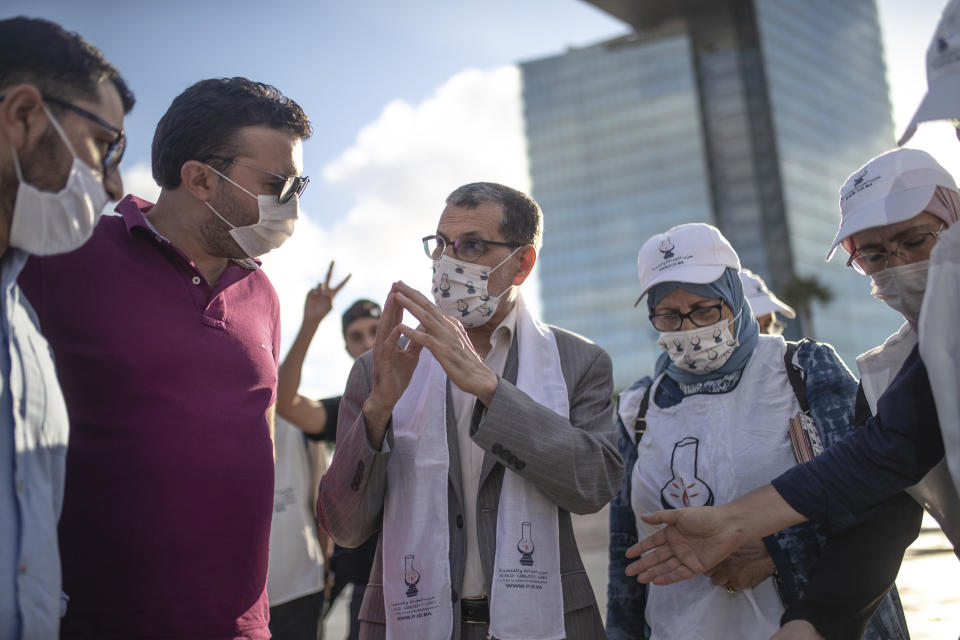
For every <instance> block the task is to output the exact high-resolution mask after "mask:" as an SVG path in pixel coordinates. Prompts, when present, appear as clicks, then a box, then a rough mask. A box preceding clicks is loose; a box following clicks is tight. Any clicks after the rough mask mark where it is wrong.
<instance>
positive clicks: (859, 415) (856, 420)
mask: <svg viewBox="0 0 960 640" xmlns="http://www.w3.org/2000/svg"><path fill="white" fill-rule="evenodd" d="M872 415H873V411H871V410H870V403H869V402H867V394H865V393H864V392H863V382H861V383H860V384H859V385H857V402H856V404H854V405H853V424H854V425H856V426H860V425H863V424H866V422H867V420H869V419H870V417H871V416H872Z"/></svg>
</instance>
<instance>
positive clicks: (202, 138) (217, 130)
mask: <svg viewBox="0 0 960 640" xmlns="http://www.w3.org/2000/svg"><path fill="white" fill-rule="evenodd" d="M256 125H267V126H268V127H272V128H274V129H279V130H283V131H289V132H290V133H292V134H293V135H295V136H297V137H298V138H300V139H301V140H306V139H307V138H309V137H310V135H311V134H312V133H313V129H312V128H311V126H310V122H309V120H307V114H305V113H304V112H303V109H301V108H300V105H298V104H297V103H296V102H294V101H293V100H291V99H290V98H288V97H286V96H285V95H283V94H282V93H280V91H279V90H278V89H277V88H276V87H273V86H271V85H269V84H264V83H262V82H254V81H252V80H248V79H246V78H239V77H238V78H213V79H210V80H201V81H200V82H198V83H196V84H194V85H193V86H191V87H190V88H188V89H187V90H186V91H184V92H183V93H181V94H180V95H178V96H177V97H176V98H174V99H173V102H172V103H171V104H170V108H169V109H167V112H166V113H165V114H163V117H162V118H160V123H159V124H157V131H156V133H154V135H153V178H154V179H155V180H156V181H157V184H159V185H160V186H161V187H165V188H169V189H175V188H176V187H178V186H180V169H181V168H182V167H183V163H185V162H187V161H189V160H200V161H202V162H209V163H210V164H211V165H212V166H216V167H217V168H218V169H221V170H223V169H225V168H226V165H227V164H228V160H226V159H228V158H233V157H235V156H236V155H237V154H238V153H240V151H241V150H240V149H239V147H238V146H237V140H236V133H237V131H238V130H239V129H242V128H244V127H252V126H256Z"/></svg>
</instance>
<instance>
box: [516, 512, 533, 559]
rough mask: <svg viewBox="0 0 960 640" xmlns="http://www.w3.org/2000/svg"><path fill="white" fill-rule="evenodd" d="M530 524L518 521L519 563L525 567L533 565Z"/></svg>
mask: <svg viewBox="0 0 960 640" xmlns="http://www.w3.org/2000/svg"><path fill="white" fill-rule="evenodd" d="M532 526H533V525H532V524H531V523H529V522H521V523H520V541H519V542H517V551H519V552H520V564H522V565H523V566H525V567H532V566H533V535H532V534H531V533H530V529H531V527H532Z"/></svg>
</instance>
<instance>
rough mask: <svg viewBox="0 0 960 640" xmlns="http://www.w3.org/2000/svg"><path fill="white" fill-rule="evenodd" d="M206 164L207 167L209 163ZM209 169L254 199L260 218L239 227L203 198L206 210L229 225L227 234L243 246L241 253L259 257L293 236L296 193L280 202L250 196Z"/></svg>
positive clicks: (297, 202)
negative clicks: (208, 209)
mask: <svg viewBox="0 0 960 640" xmlns="http://www.w3.org/2000/svg"><path fill="white" fill-rule="evenodd" d="M207 166H208V167H210V165H207ZM210 170H211V171H213V172H214V173H216V174H217V175H218V176H220V177H221V178H223V179H224V180H226V181H227V182H229V183H230V184H232V185H233V186H235V187H237V188H238V189H240V190H241V191H243V192H244V193H246V194H247V195H249V196H251V197H253V198H256V200H257V207H258V209H259V210H260V219H259V220H258V221H257V222H255V223H254V224H248V225H246V226H243V227H237V226H234V225H232V224H230V221H229V220H227V219H226V218H224V217H223V216H222V215H220V212H219V211H217V210H216V209H214V208H213V205H212V204H210V203H209V202H207V201H204V204H205V205H207V206H208V207H209V208H210V211H213V213H214V214H215V215H216V216H217V217H218V218H220V219H221V220H223V221H224V222H226V223H227V225H228V226H229V227H230V237H231V238H233V240H234V242H236V243H237V245H239V247H240V248H241V249H243V252H244V253H245V254H247V255H248V256H250V257H251V258H256V257H258V256H262V255H263V254H265V253H267V252H268V251H272V250H274V249H276V248H277V247H279V246H280V245H282V244H283V243H284V242H286V240H287V238H289V237H290V236H292V235H293V225H294V223H295V222H296V221H297V218H299V217H300V198H299V197H298V196H297V195H294V196H293V197H291V198H290V199H289V200H287V201H286V202H284V203H283V204H280V202H279V201H278V200H277V196H274V195H260V196H258V195H254V194H252V193H250V192H249V191H247V190H246V189H244V188H243V187H241V186H240V185H239V184H237V183H236V182H234V181H233V180H231V179H230V178H228V177H227V176H225V175H223V174H222V173H220V172H219V171H217V170H216V169H214V168H213V167H210Z"/></svg>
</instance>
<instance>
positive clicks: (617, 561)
mask: <svg viewBox="0 0 960 640" xmlns="http://www.w3.org/2000/svg"><path fill="white" fill-rule="evenodd" d="M638 263H639V275H640V283H641V287H642V290H641V299H642V298H643V296H647V300H646V302H647V308H648V311H649V320H650V322H651V323H652V325H653V327H654V329H656V330H657V331H658V332H659V338H658V344H659V345H660V347H661V348H662V349H663V354H662V355H661V356H660V358H659V360H658V362H657V366H656V369H655V373H654V376H653V379H651V378H643V379H641V380H639V381H637V382H636V383H635V384H634V385H633V386H631V387H630V388H629V389H627V390H626V391H624V392H623V393H622V394H621V395H620V399H619V404H618V411H617V415H618V419H619V427H620V437H621V442H620V447H621V454H622V455H623V456H624V461H625V466H626V477H625V479H624V484H623V486H622V487H621V490H620V493H619V494H618V495H617V497H616V498H615V499H614V501H613V502H612V504H611V516H610V527H611V533H610V544H611V550H610V558H611V565H610V585H609V588H608V610H607V634H608V637H610V638H612V639H614V640H616V639H619V638H653V639H673V638H718V637H721V638H738V639H742V640H751V639H757V640H768V639H769V638H770V636H771V635H772V634H774V633H776V632H777V630H778V629H779V628H780V624H781V617H782V616H783V615H784V613H785V611H787V610H788V608H789V607H791V606H792V605H794V604H796V603H798V602H799V601H800V599H801V596H802V594H803V591H804V589H805V587H806V584H807V578H808V575H809V573H810V570H811V568H812V567H813V566H814V564H815V563H816V559H817V556H818V555H819V550H820V548H821V546H822V544H823V540H824V538H823V536H822V532H820V531H819V530H818V528H816V527H814V526H810V525H802V526H800V527H796V528H792V529H789V530H786V531H783V532H780V533H777V534H775V535H771V536H768V537H766V538H761V536H757V537H756V538H754V539H752V540H749V541H745V542H744V543H743V544H742V545H741V547H740V549H739V550H738V551H737V553H736V554H734V555H733V556H731V558H730V559H729V560H727V561H726V562H724V563H722V564H719V565H717V566H716V567H713V568H712V570H711V571H710V572H709V573H708V575H706V576H701V577H698V578H696V579H695V580H693V581H690V582H688V583H685V584H683V585H674V586H657V585H650V586H644V585H641V584H638V583H637V582H636V581H635V580H634V579H633V578H632V577H630V576H628V575H626V573H625V569H626V566H627V564H628V563H629V562H630V561H629V560H628V559H627V558H626V557H625V552H626V550H627V548H629V547H630V546H632V545H633V544H634V543H635V541H636V540H637V532H638V529H639V530H640V537H644V536H646V535H648V534H649V533H652V532H653V530H654V529H653V528H652V527H649V526H647V525H646V524H645V523H644V522H642V521H640V520H639V518H638V517H637V516H639V515H640V514H644V513H649V512H651V511H656V510H658V509H664V508H665V509H679V508H683V507H688V506H709V505H720V504H724V503H726V502H729V501H732V500H734V499H736V498H738V497H740V496H742V495H744V494H747V493H749V492H750V491H752V490H754V489H756V488H757V487H760V486H762V485H765V484H767V483H769V482H770V481H771V480H772V479H773V478H775V477H776V476H778V475H779V474H781V473H783V472H784V471H786V470H787V469H789V468H791V467H793V466H794V465H796V464H797V462H798V461H802V460H805V459H809V458H810V457H812V456H813V455H814V454H815V453H817V452H819V451H820V450H822V447H825V446H826V447H829V446H831V445H832V444H834V443H835V442H837V441H839V440H840V439H842V438H843V437H844V436H845V435H846V433H847V432H848V430H849V428H850V426H851V425H852V424H853V409H854V399H855V395H856V381H855V380H854V378H853V376H852V375H851V373H850V371H849V370H848V369H847V368H846V366H844V364H843V362H842V361H841V360H840V359H839V357H838V356H837V354H836V352H835V351H834V350H833V348H832V347H830V346H829V345H826V344H821V343H817V342H813V341H810V340H805V341H802V342H800V343H787V342H785V341H784V340H783V338H781V337H780V336H779V335H760V332H759V327H758V324H757V321H756V320H755V318H754V315H753V312H752V310H751V307H750V304H749V303H747V302H746V299H745V295H744V287H743V284H742V282H741V279H740V276H739V272H740V261H739V258H738V257H737V254H736V252H735V251H734V249H733V247H731V245H730V243H729V242H727V240H726V239H725V238H724V237H723V236H722V235H721V233H720V232H719V231H718V230H717V229H716V228H715V227H712V226H710V225H706V224H699V223H694V224H684V225H679V226H677V227H674V228H672V229H670V230H669V231H667V232H665V233H662V234H658V235H656V236H654V237H652V238H651V239H649V240H648V241H647V242H646V243H644V245H643V247H642V248H641V249H640V253H639V257H638ZM637 302H638V304H639V302H640V300H638V301H637ZM866 637H867V638H906V637H907V634H906V628H905V623H904V621H903V616H902V611H901V610H900V608H899V604H898V603H894V601H893V600H892V599H891V598H889V597H888V598H885V599H884V601H883V603H882V605H881V610H880V611H879V612H878V614H877V615H876V616H875V617H874V624H872V625H871V629H870V632H869V633H868V634H867V636H866Z"/></svg>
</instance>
